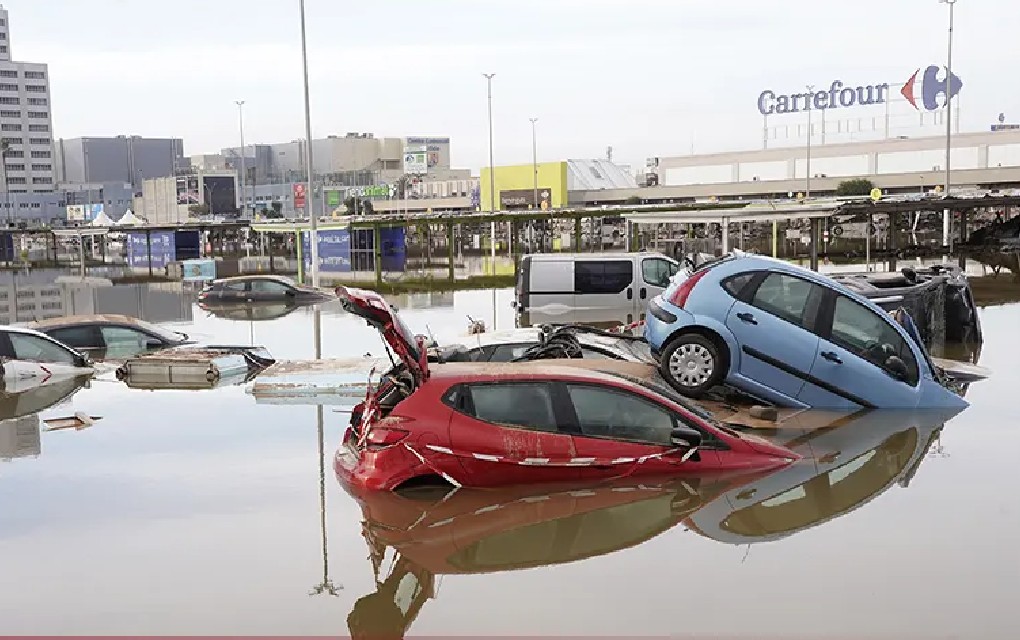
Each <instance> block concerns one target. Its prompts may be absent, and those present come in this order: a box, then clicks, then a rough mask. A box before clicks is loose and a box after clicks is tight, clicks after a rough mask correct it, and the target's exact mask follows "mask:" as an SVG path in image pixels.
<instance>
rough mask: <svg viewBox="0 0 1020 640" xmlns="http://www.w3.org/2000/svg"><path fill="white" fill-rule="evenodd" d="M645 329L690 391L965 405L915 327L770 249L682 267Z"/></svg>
mask: <svg viewBox="0 0 1020 640" xmlns="http://www.w3.org/2000/svg"><path fill="white" fill-rule="evenodd" d="M907 318H909V316H907ZM911 325H912V323H911ZM644 336H645V339H646V340H647V341H648V343H649V345H650V346H651V348H652V352H653V353H654V354H656V355H657V356H659V359H660V370H661V372H662V375H663V377H664V378H665V379H666V380H667V381H668V382H669V383H670V384H671V385H673V387H674V388H675V389H677V391H679V392H680V393H682V394H684V395H687V396H694V397H697V396H699V395H701V394H704V393H706V392H707V391H709V390H710V389H711V388H713V387H715V386H716V385H719V384H720V383H724V382H725V383H726V384H728V385H731V386H733V387H735V388H737V389H740V390H742V391H744V392H746V393H749V394H751V395H753V396H755V397H758V398H760V399H763V400H766V401H768V402H771V403H774V404H778V405H781V406H789V407H801V408H804V407H816V408H833V409H840V410H843V409H851V410H856V409H860V408H869V409H874V408H896V409H913V408H917V407H961V408H964V407H967V406H968V403H967V401H966V400H964V399H963V398H962V397H960V396H959V395H957V394H955V393H953V392H952V391H950V390H949V389H947V388H945V386H943V385H942V384H941V383H940V374H939V373H938V370H937V369H936V367H935V366H934V365H933V364H932V362H931V359H930V357H929V355H928V352H927V350H926V349H925V347H924V345H923V343H922V342H921V341H920V339H919V338H918V337H917V335H916V331H915V332H914V333H913V334H912V333H911V332H910V331H908V330H907V329H906V328H904V326H903V325H901V324H899V323H897V322H896V321H894V320H893V318H892V317H891V316H890V315H889V313H887V312H886V311H884V310H883V309H882V308H881V307H879V306H878V305H876V304H875V303H873V302H871V301H869V300H868V299H867V298H865V297H864V296H862V295H860V294H858V293H855V292H854V291H851V290H850V289H848V288H846V287H844V286H842V285H840V284H839V283H837V282H836V281H834V280H832V279H831V278H828V277H826V276H823V275H821V274H819V273H816V272H814V271H811V270H809V269H804V268H802V267H798V266H795V265H793V264H790V263H787V262H783V261H781V260H776V259H773V258H766V257H762V256H756V255H750V254H744V253H742V252H735V253H733V254H728V255H726V256H723V257H722V258H720V259H718V260H715V261H712V262H709V263H707V264H705V265H703V266H702V267H701V268H699V269H697V270H696V271H694V272H693V273H686V274H681V275H679V276H678V277H677V278H676V279H674V281H673V283H672V284H671V285H670V286H669V287H668V288H667V289H666V291H664V292H663V293H662V294H661V295H659V296H656V297H655V298H654V299H652V300H651V301H650V302H649V305H648V317H647V319H646V323H645V331H644Z"/></svg>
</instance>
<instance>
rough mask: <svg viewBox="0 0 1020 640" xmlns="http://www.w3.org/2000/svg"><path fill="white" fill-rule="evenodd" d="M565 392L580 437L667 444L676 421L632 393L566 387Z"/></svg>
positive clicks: (589, 387)
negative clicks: (572, 409) (579, 431)
mask: <svg viewBox="0 0 1020 640" xmlns="http://www.w3.org/2000/svg"><path fill="white" fill-rule="evenodd" d="M567 392H568V393H569V395H570V402H571V403H572V404H573V405H574V413H575V414H576V415H577V423H578V428H579V429H580V430H581V434H582V435H584V436H587V437H590V438H608V439H611V440H625V441H627V442H637V443H642V444H651V445H659V446H669V445H670V435H671V433H672V431H673V427H674V425H675V424H676V421H675V419H674V418H673V414H672V413H671V412H669V411H668V410H666V409H665V408H664V407H660V406H658V405H656V404H655V403H653V402H650V401H649V400H646V399H644V398H641V397H639V396H636V395H634V394H631V393H626V392H624V391H615V390H610V389H603V388H600V387H593V386H587V385H567Z"/></svg>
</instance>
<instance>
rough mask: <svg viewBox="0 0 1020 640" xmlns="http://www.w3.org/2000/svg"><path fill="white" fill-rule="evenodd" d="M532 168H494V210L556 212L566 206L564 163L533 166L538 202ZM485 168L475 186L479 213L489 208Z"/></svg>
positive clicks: (522, 166)
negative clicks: (544, 210) (477, 190)
mask: <svg viewBox="0 0 1020 640" xmlns="http://www.w3.org/2000/svg"><path fill="white" fill-rule="evenodd" d="M535 169H536V166H535V165H533V164H522V165H515V166H509V167H496V171H495V187H496V202H495V205H496V207H495V208H496V210H497V211H506V210H520V209H530V208H539V209H557V208H561V207H566V206H567V203H568V198H569V195H568V187H567V175H568V173H569V172H568V163H567V162H543V163H539V164H538V165H537V169H538V171H537V173H538V202H537V203H536V202H535V173H536V171H535ZM489 173H490V170H489V167H483V168H482V172H481V178H480V180H479V182H480V183H481V184H480V185H479V186H480V187H481V189H480V192H481V194H480V195H481V197H480V199H479V209H480V210H481V211H488V210H489V209H490V208H491V207H492V200H491V197H492V196H491V195H490V184H491V181H490V179H489Z"/></svg>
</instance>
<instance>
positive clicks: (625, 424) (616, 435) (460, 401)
mask: <svg viewBox="0 0 1020 640" xmlns="http://www.w3.org/2000/svg"><path fill="white" fill-rule="evenodd" d="M337 294H338V297H339V298H340V301H341V303H342V304H343V306H344V308H345V309H346V310H347V311H348V312H350V313H353V314H355V315H358V316H361V317H362V318H364V319H365V320H367V321H368V323H369V324H370V325H371V326H373V327H375V328H376V329H377V330H379V332H380V333H381V334H382V337H383V338H384V340H385V341H386V342H387V344H388V345H389V346H390V348H391V349H392V351H393V352H394V354H396V358H398V363H397V364H396V365H395V366H394V367H393V368H392V369H391V370H390V371H388V372H387V373H386V374H384V375H383V377H382V380H381V381H380V382H379V384H378V385H376V386H375V388H374V389H373V390H372V392H371V393H370V394H369V395H368V397H367V398H366V400H365V401H364V402H362V403H360V404H359V405H358V406H357V407H355V408H354V410H353V412H352V415H351V426H350V428H348V430H347V431H346V433H345V434H344V438H343V441H342V445H341V447H340V449H339V451H338V452H337V455H336V459H335V469H336V472H337V474H338V475H339V476H340V478H341V479H342V480H343V481H344V482H345V483H349V484H352V485H354V486H357V487H362V488H364V489H368V490H382V491H390V490H395V489H399V488H402V487H406V486H407V485H408V484H415V483H432V482H436V481H438V482H446V483H449V484H454V485H459V486H465V487H469V486H470V487H494V486H506V485H514V484H527V483H543V482H557V481H573V480H577V481H586V480H601V479H609V478H613V477H618V476H619V475H621V474H624V475H631V476H646V475H657V476H669V475H672V476H683V475H689V474H699V473H705V472H715V471H734V470H743V471H752V470H756V469H775V468H779V467H782V466H784V465H787V464H790V463H791V462H793V461H794V460H795V459H796V458H797V456H795V455H793V454H792V453H791V452H790V451H789V450H788V449H785V448H784V447H777V446H775V445H773V444H771V443H769V442H767V441H765V440H761V439H758V438H755V437H753V436H748V435H740V434H738V433H737V432H735V431H733V430H732V429H729V428H728V427H726V426H724V425H722V424H720V423H718V422H715V421H714V420H713V419H712V418H711V417H710V415H709V414H707V412H704V410H701V409H700V408H695V407H692V406H691V405H690V404H688V403H687V402H686V401H684V400H683V399H682V398H679V397H678V396H677V395H676V394H675V393H673V392H671V391H669V390H668V387H658V386H657V385H653V384H652V383H649V382H647V381H645V380H642V379H639V378H636V377H634V376H627V375H623V374H614V373H609V372H606V371H599V370H597V369H585V368H584V367H582V366H577V365H576V364H575V365H573V366H568V365H567V364H566V363H568V362H571V361H542V362H529V363H524V364H509V363H508V364H501V365H495V366H494V365H491V364H490V365H486V366H479V365H477V364H473V363H457V364H434V365H430V364H429V363H428V360H427V357H426V353H425V340H424V338H423V337H421V336H415V335H414V334H412V333H411V332H410V331H409V330H408V328H407V325H405V324H404V322H403V321H402V320H401V319H400V316H399V315H398V314H397V312H396V310H395V309H394V308H393V307H392V306H390V305H389V304H388V303H387V302H386V301H385V300H384V299H383V298H382V297H380V296H379V295H378V294H376V293H373V292H371V291H363V290H360V289H350V288H344V287H340V288H338V289H337ZM573 362H575V363H582V362H583V361H580V360H575V361H573ZM619 364H620V365H626V366H630V367H641V368H642V369H643V370H647V369H648V368H649V366H648V365H640V364H634V363H619ZM653 370H654V368H653Z"/></svg>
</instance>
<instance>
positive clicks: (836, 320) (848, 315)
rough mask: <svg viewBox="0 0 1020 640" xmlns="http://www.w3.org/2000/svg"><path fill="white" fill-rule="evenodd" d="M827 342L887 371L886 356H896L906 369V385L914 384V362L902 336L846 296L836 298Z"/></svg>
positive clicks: (916, 368) (912, 354)
mask: <svg viewBox="0 0 1020 640" xmlns="http://www.w3.org/2000/svg"><path fill="white" fill-rule="evenodd" d="M829 339H830V340H831V341H832V342H834V343H836V344H838V345H839V346H841V347H843V348H844V349H846V350H847V351H850V352H851V353H854V354H856V355H858V356H860V357H862V358H864V359H865V360H867V361H868V362H870V363H872V364H874V365H875V366H877V367H880V368H882V369H885V370H887V371H889V370H890V369H889V365H888V361H889V357H890V356H897V357H898V358H900V360H902V361H903V363H904V364H905V365H906V367H907V371H906V374H907V375H906V378H907V380H906V382H908V383H909V384H911V385H913V384H915V383H916V382H917V379H918V375H919V373H918V366H917V359H916V358H914V352H913V351H912V350H911V349H910V345H908V344H907V341H906V340H904V339H903V336H901V335H900V334H899V332H898V331H896V329H894V328H893V326H892V324H891V323H890V322H886V320H885V318H882V317H881V316H880V315H879V314H877V313H875V312H874V311H873V310H871V309H868V308H867V307H865V306H864V305H862V304H860V303H858V302H855V301H854V300H851V299H850V298H847V297H846V296H836V304H835V308H834V309H833V313H832V332H831V335H830V338H829Z"/></svg>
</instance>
